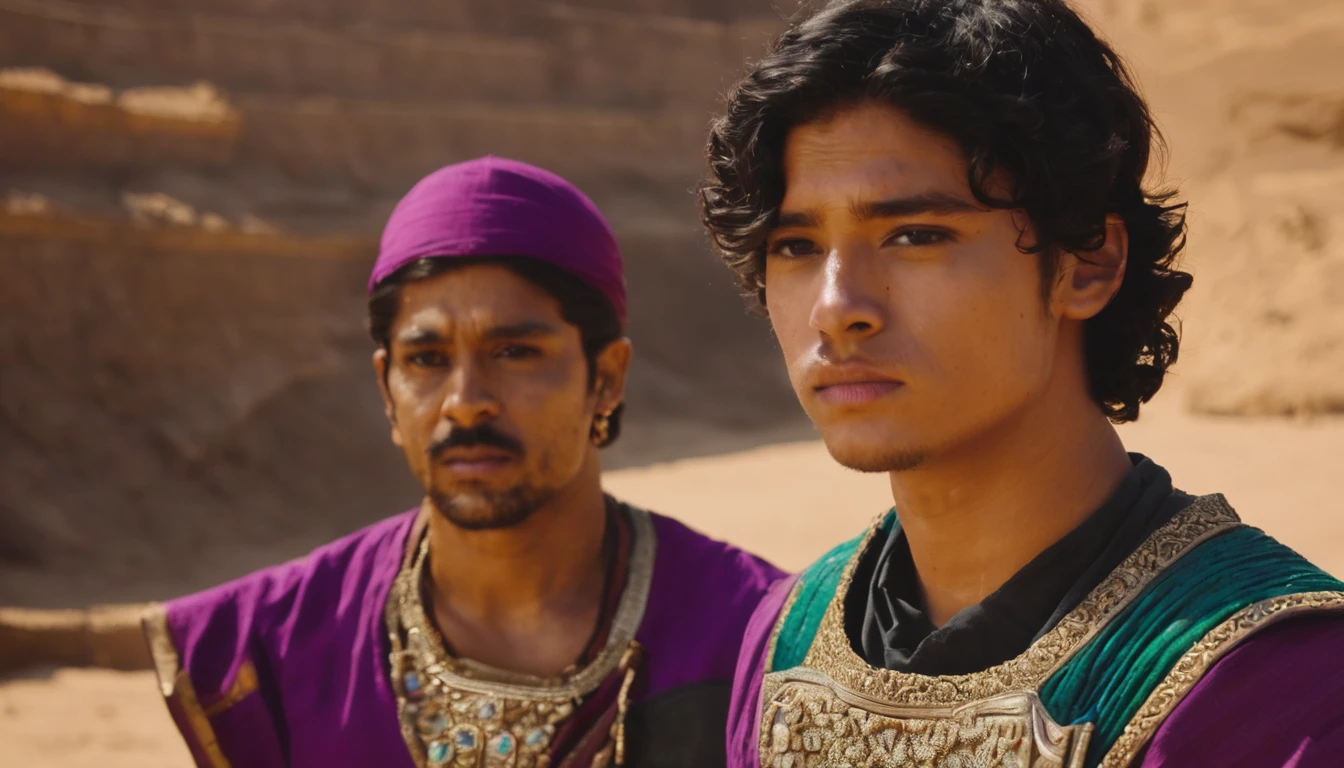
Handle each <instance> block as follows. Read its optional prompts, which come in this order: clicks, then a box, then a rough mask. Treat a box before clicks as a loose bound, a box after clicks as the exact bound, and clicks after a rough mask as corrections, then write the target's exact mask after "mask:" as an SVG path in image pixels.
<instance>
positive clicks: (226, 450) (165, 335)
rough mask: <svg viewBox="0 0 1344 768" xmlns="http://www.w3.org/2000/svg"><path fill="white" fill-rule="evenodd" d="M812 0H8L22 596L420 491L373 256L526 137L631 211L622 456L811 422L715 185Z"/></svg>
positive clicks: (12, 541)
mask: <svg viewBox="0 0 1344 768" xmlns="http://www.w3.org/2000/svg"><path fill="white" fill-rule="evenodd" d="M779 26H780V22H779V20H778V19H777V18H776V17H774V16H773V14H772V12H771V11H770V9H769V8H768V6H766V5H764V4H760V5H758V4H755V3H748V2H727V3H722V2H709V0H639V1H638V2H614V1H608V0H590V1H588V2H576V3H570V4H563V5H561V4H541V3H537V4H533V3H499V2H495V0H460V1H459V2H443V1H441V0H436V1H434V2H429V1H428V0H422V1H418V2H403V3H374V2H368V0H336V1H333V0H321V2H318V1H317V0H285V1H284V2H276V0H230V1H229V2H223V0H199V1H195V2H187V0H102V1H100V2H94V1H93V0H84V1H82V2H68V1H66V0H0V69H2V70H4V72H3V73H0V392H3V393H4V397H3V398H0V531H3V532H4V535H3V536H0V604H6V603H8V604H17V605H28V606H48V607H54V606H73V605H80V604H86V603H91V602H106V601H127V600H141V599H153V598H161V597H166V596H169V595H172V594H177V593H181V592H185V591H188V590H191V589H196V588H200V587H203V586H206V585H208V584H210V583H214V582H217V581H219V580H221V579H223V578H226V577H229V576H233V575H236V574H239V573H242V572H244V571H246V570H249V569H251V568H254V567H258V566H260V565H263V564H265V563H268V562H274V561H276V560H278V559H282V558H285V557H290V556H293V555H296V554H299V553H301V552H302V551H304V550H305V549H306V548H308V547H310V546H312V545H314V544H316V543H318V542H320V541H322V540H325V539H330V538H332V537H334V536H336V535H338V534H340V533H342V532H345V531H349V530H352V529H354V528H356V527H358V526H360V525H361V524H364V523H366V522H371V521H373V520H376V519H378V518H381V517H384V516H386V515H389V514H392V513H395V512H397V511H400V510H401V509H404V508H406V507H407V506H408V505H410V504H411V503H413V501H414V499H415V496H416V493H415V487H414V484H413V483H412V482H411V480H410V478H409V477H408V475H407V472H406V470H405V468H404V466H403V465H402V460H401V458H400V456H399V455H398V454H397V453H396V451H395V450H394V449H393V448H392V447H391V445H390V444H389V442H388V439H387V428H386V425H385V424H384V422H383V418H382V414H381V408H380V405H379V402H378V398H377V393H376V389H375V387H374V382H373V379H372V376H371V375H370V373H369V354H370V352H371V349H370V345H369V342H368V340H367V338H366V336H365V334H364V330H363V327H362V323H363V302H364V294H363V285H364V280H365V277H366V274H367V270H368V268H369V266H370V264H371V261H372V257H373V254H374V249H375V243H376V237H377V235H378V232H379V230H380V229H381V226H382V222H383V220H384V219H385V217H386V215H387V213H388V211H389V210H390V208H391V206H392V205H393V204H394V203H395V201H396V199H397V198H398V197H399V196H400V195H401V194H402V193H403V192H404V191H405V190H406V189H407V188H408V187H409V186H410V185H411V184H412V183H413V182H414V181H415V180H416V179H418V178H419V177H420V176H422V175H423V174H425V173H427V172H429V171H431V170H433V169H434V168H437V167H439V166H441V165H443V164H446V163H449V162H454V161H458V160H463V159H467V158H470V157H473V156H477V155H480V154H484V153H487V152H493V153H495V154H502V155H509V156H514V157H518V158H520V159H523V160H528V161H531V162H535V163H538V164H541V165H544V166H547V167H550V168H552V169H554V170H556V171H558V172H560V173H562V174H564V175H566V176H568V177H570V178H572V179H573V180H574V181H575V182H576V183H578V184H579V185H580V186H581V187H582V188H583V189H584V190H585V191H587V192H588V193H589V194H590V195H591V196H593V198H594V199H595V200H596V201H597V203H598V204H599V206H601V207H602V208H603V209H604V211H606V212H607V214H608V216H609V217H610V218H611V220H612V222H613V225H614V226H615V228H616V229H617V233H618V237H619V238H620V240H621V243H622V247H623V249H624V251H625V254H626V259H627V268H628V278H629V283H630V290H631V322H630V332H631V335H632V337H633V338H634V340H635V344H636V349H637V353H636V363H635V370H634V372H633V373H632V381H631V386H630V394H629V411H628V413H629V416H628V422H627V428H626V432H625V434H624V436H623V437H622V439H621V442H620V443H619V444H618V445H617V446H615V447H614V448H613V449H612V450H611V451H610V452H609V454H608V461H609V463H610V465H611V466H619V465H626V464H630V463H638V462H645V461H650V460H656V459H667V458H674V457H677V456H684V455H690V454H697V453H705V452H713V451H719V450H728V449H733V448H742V447H746V446H749V445H753V444H756V443H759V442H763V441H770V440H777V439H781V438H787V437H795V436H801V435H805V434H808V428H807V427H806V425H805V422H804V420H803V419H802V418H801V414H800V412H799V410H798V408H797V406H796V403H795V402H794V400H793V397H792V394H791V392H790V391H789V389H788V386H787V382H786V381H785V379H784V375H783V370H782V365H781V364H780V363H779V361H778V360H777V352H776V351H775V349H774V346H773V343H772V342H771V341H770V340H769V338H768V334H767V333H766V329H765V327H764V326H763V324H762V323H761V322H760V321H758V320H755V319H753V318H750V317H748V316H747V314H746V313H745V312H744V310H743V308H742V304H741V302H740V300H739V298H738V297H737V296H736V294H735V291H734V289H733V284H732V280H731V277H730V275H729V274H728V273H727V271H726V270H725V269H723V267H722V266H721V265H719V264H718V263H717V261H716V260H715V259H714V258H713V256H712V255H711V254H710V252H709V249H708V248H707V246H706V243H705V241H704V239H703V236H702V235H701V234H700V232H699V229H698V223H697V220H696V214H695V205H694V200H693V197H692V195H691V194H690V190H691V189H692V188H693V186H694V184H695V181H696V179H697V177H698V175H699V173H700V168H701V159H700V151H701V146H702V143H703V140H704V130H705V126H706V124H707V122H708V119H709V116H710V112H711V110H712V109H713V107H714V105H715V103H716V99H717V97H718V95H719V93H720V92H721V91H722V90H723V88H724V87H726V84H727V83H729V82H731V80H732V78H733V77H734V74H735V72H736V71H737V69H738V68H739V67H740V66H741V62H742V61H743V60H744V59H745V58H746V57H747V56H748V55H749V54H752V53H754V52H755V51H758V50H760V49H761V47H762V46H763V44H764V41H765V39H766V38H767V36H768V34H769V33H770V32H771V31H773V30H775V29H778V28H779Z"/></svg>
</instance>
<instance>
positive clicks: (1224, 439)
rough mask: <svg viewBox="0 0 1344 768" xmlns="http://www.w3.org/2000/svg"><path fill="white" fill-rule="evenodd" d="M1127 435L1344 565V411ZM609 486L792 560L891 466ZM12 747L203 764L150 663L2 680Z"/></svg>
mask: <svg viewBox="0 0 1344 768" xmlns="http://www.w3.org/2000/svg"><path fill="white" fill-rule="evenodd" d="M1122 432H1123V434H1124V437H1125V440H1126V442H1127V443H1128V444H1129V446H1130V448H1131V450H1137V451H1141V452H1144V453H1146V454H1148V455H1150V456H1152V457H1153V458H1155V459H1157V460H1158V461H1159V462H1160V463H1163V464H1164V465H1166V466H1167V467H1168V468H1169V469H1171V471H1172V473H1173V475H1174V476H1175V477H1176V479H1177V483H1178V484H1179V485H1181V486H1183V487H1185V488H1186V489H1187V490H1190V491H1191V492H1198V493H1204V492H1212V491H1218V492H1222V493H1225V494H1226V495H1227V496H1228V497H1229V499H1231V500H1232V503H1233V504H1234V505H1235V506H1236V507H1237V508H1238V510H1239V511H1240V512H1241V513H1242V516H1243V517H1244V518H1245V519H1246V520H1247V521H1248V522H1251V523H1253V524H1255V525H1258V526H1260V527H1262V528H1265V529H1266V530H1268V531H1269V532H1270V533H1272V534H1274V535H1275V536H1277V537H1279V538H1280V539H1281V540H1282V541H1284V542H1286V543H1288V544H1290V545H1291V546H1293V547H1295V548H1297V549H1298V550H1299V551H1301V552H1303V553H1305V554H1307V555H1308V556H1310V557H1311V558H1312V559H1313V560H1315V561H1316V562H1317V563H1319V564H1320V565H1322V566H1323V567H1325V568H1327V569H1328V570H1330V571H1331V572H1333V573H1336V574H1344V516H1341V515H1340V514H1339V510H1340V505H1339V501H1338V499H1339V495H1340V493H1341V491H1344V481H1342V480H1341V479H1340V476H1339V474H1338V465H1339V457H1340V456H1344V419H1340V418H1330V419H1318V420H1315V421H1298V422H1292V421H1282V420H1279V421H1268V420H1266V421H1259V420H1247V419H1237V420H1219V419H1212V418H1208V417H1196V416H1191V415H1188V414H1187V413H1186V412H1185V411H1184V409H1182V408H1181V407H1180V403H1179V395H1178V394H1177V393H1168V394H1166V395H1165V396H1164V398H1162V399H1160V401H1159V402H1158V403H1156V404H1154V406H1153V407H1151V408H1150V409H1149V411H1148V412H1147V413H1146V414H1145V418H1144V419H1143V420H1142V422H1141V423H1140V424H1137V425H1133V426H1128V427H1125V428H1123V430H1122ZM608 487H609V488H610V489H611V490H612V491H613V492H615V493H617V494H619V495H620V496H622V497H624V498H626V499H628V500H630V501H633V502H637V503H639V504H642V505H645V506H648V507H651V508H654V509H658V510H662V511H665V512H668V513H672V514H675V515H677V516H679V517H681V518H682V519H683V520H685V521H687V522H688V523H690V524H692V525H694V526H695V527H697V528H700V529H702V530H705V531H707V532H710V533H712V534H714V535H716V536H720V537H723V538H726V539H728V540H730V541H733V542H735V543H738V544H741V545H744V546H747V547H750V548H752V549H754V550H756V551H758V552H760V553H762V554H763V555H766V556H767V557H770V558H771V559H773V560H775V561H776V562H778V563H780V564H781V565H784V566H787V567H790V568H798V567H800V566H802V565H805V564H806V563H807V562H808V561H809V560H811V559H812V558H814V557H816V556H817V555H818V554H820V553H821V552H823V551H825V550H826V549H827V548H829V547H830V546H831V545H832V544H834V543H835V542H837V541H840V540H841V539H843V538H845V537H847V536H850V535H852V534H853V533H854V532H856V531H858V530H859V529H860V528H862V526H863V525H864V524H865V523H866V522H868V521H869V520H870V519H871V518H872V517H873V516H874V515H876V514H878V513H879V512H881V511H882V510H884V509H885V508H886V506H887V505H888V503H889V497H888V495H887V488H886V480H885V476H880V475H861V474H857V473H854V472H850V471H848V470H845V469H843V468H841V467H839V466H837V465H836V464H834V463H833V462H831V461H830V458H829V456H827V454H826V451H825V448H824V447H823V446H822V445H820V444H819V443H795V444H788V445H778V446H773V447H769V448H762V449H758V450H755V451H749V452H746V453H740V454H732V455H727V456H720V457H715V458H708V459H696V460H688V461H682V462H674V463H670V464H662V465H657V466H651V467H645V468H640V469H633V470H626V471H622V472H616V473H612V474H611V475H610V476H609V479H608ZM0 745H4V748H3V750H0V765H3V766H4V767H5V768H8V767H9V766H16V767H17V766H34V767H44V766H57V765H60V766H63V768H85V767H86V766H87V768H95V767H97V768H158V767H160V766H162V767H163V768H187V766H189V765H190V760H189V758H188V756H187V754H186V752H185V750H184V749H183V748H182V746H181V744H180V742H179V741H178V738H177V734H176V732H175V731H174V729H173V726H172V724H171V723H170V721H169V720H168V716H167V714H166V712H165V711H164V708H163V704H162V703H161V701H160V700H159V696H158V691H157V688H156V686H155V684H154V680H153V677H152V675H151V674H149V673H122V672H111V671H107V670H97V669H56V670H38V671H33V672H29V673H27V674H25V675H24V676H21V677H16V678H11V679H9V680H6V681H4V682H0Z"/></svg>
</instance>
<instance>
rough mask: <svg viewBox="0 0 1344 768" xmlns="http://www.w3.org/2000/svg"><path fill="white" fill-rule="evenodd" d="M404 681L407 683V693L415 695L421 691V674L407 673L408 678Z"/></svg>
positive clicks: (404, 678)
mask: <svg viewBox="0 0 1344 768" xmlns="http://www.w3.org/2000/svg"><path fill="white" fill-rule="evenodd" d="M402 680H403V681H405V683H406V692H407V693H415V692H417V691H419V690H420V673H419V672H407V673H406V676H405V677H403V678H402Z"/></svg>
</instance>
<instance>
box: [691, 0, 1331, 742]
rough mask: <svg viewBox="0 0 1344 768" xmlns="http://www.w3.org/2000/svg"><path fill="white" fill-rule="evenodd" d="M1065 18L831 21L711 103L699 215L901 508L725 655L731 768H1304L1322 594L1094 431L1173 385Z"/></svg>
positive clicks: (1165, 336)
mask: <svg viewBox="0 0 1344 768" xmlns="http://www.w3.org/2000/svg"><path fill="white" fill-rule="evenodd" d="M1156 140H1157V137H1156V134H1155V130H1154V127H1153V124H1152V122H1151V120H1150V117H1149V114H1148V111H1147V108H1146V106H1145V104H1144V102H1143V100H1142V99H1141V98H1140V96H1139V95H1138V93H1137V92H1136V90H1135V87H1134V85H1133V82H1132V80H1131V79H1130V77H1129V76H1128V74H1126V71H1125V69H1124V67H1123V66H1122V64H1121V62H1120V60H1119V59H1118V58H1117V56H1116V54H1115V53H1114V52H1113V51H1112V50H1111V49H1110V48H1108V47H1107V46H1106V44H1105V43H1103V42H1101V41H1100V40H1098V39H1097V37H1096V36H1095V35H1094V34H1093V32H1092V31H1091V30H1090V29H1089V28H1088V27H1087V25H1086V24H1084V23H1083V22H1082V21H1081V20H1080V19H1079V17H1078V16H1077V15H1076V14H1075V13H1074V12H1073V11H1072V10H1071V9H1070V8H1069V7H1068V6H1067V5H1065V4H1064V3H1063V2H1062V1H1061V0H957V1H956V2H930V1H928V0H849V1H847V2H838V3H832V4H831V5H829V6H827V7H826V8H824V9H822V10H820V11H819V12H817V13H816V14H815V15H812V16H811V17H810V18H806V19H804V20H802V21H800V22H798V23H797V24H795V25H794V26H793V27H792V28H791V29H790V30H789V31H788V32H787V33H785V34H784V36H783V37H782V38H781V39H780V40H779V41H778V42H777V43H776V44H775V46H774V47H773V49H772V50H771V51H770V52H769V53H768V55H767V56H766V57H765V58H764V59H763V60H762V61H761V62H760V63H759V64H757V65H755V66H754V68H753V69H752V71H751V72H750V73H749V74H748V75H747V76H746V78H745V79H744V80H742V81H741V82H740V83H739V84H738V85H737V87H736V88H735V89H734V90H733V91H732V92H731V94H730V96H729V99H728V106H727V113H726V115H725V116H723V117H722V118H721V119H719V120H717V121H716V122H715V124H714V126H713V129H712V133H711V134H710V139H709V165H710V170H709V176H708V180H707V182H706V183H705V185H704V186H703V188H702V192H701V202H702V210H703V217H704V220H705V223H706V225H707V227H708V228H709V230H710V232H711V234H712V236H713V238H714V240H715V242H716V244H717V246H718V248H719V249H720V251H721V252H722V254H723V256H724V258H725V260H726V261H727V263H728V264H729V266H731V267H732V268H733V269H734V270H735V271H736V273H737V275H738V276H739V277H740V279H741V282H742V284H743V285H744V286H745V288H746V289H748V291H749V292H750V293H752V294H754V295H755V297H756V298H757V299H759V301H760V302H761V304H762V305H763V306H765V307H767V308H768V313H769V316H770V319H771V322H772V323H773V326H774V330H775V333H776V335H777V337H778V339H779V343H780V346H781V348H782V350H783V352H784V356H785V359H786V361H787V364H788V370H789V375H790V377H791V379H792V381H793V384H794V387H795V389H796V391H797V394H798V397H799V399H800V400H801V402H802V405H803V407H804V408H805V409H806V411H807V413H808V415H809V416H810V417H811V418H812V420H813V421H814V422H815V423H816V425H817V428H818V429H819V430H820V432H821V435H822V438H823V439H824V440H825V442H826V445H827V448H828V449H829V450H830V452H831V454H832V455H833V456H834V457H835V458H836V460H838V461H839V462H841V463H842V464H844V465H846V466H849V467H852V468H854V469H857V470H861V471H867V472H887V473H889V475H890V480H891V490H892V498H893V500H894V502H895V505H894V511H893V512H892V513H889V514H886V515H883V516H880V517H879V518H878V519H877V520H876V522H875V523H874V525H873V526H872V527H871V528H870V529H869V530H868V531H867V532H866V533H864V534H863V535H861V536H859V537H858V538H856V539H855V540H853V541H850V542H848V543H846V544H843V545H841V546H840V547H838V548H837V549H835V550H834V551H832V552H831V553H830V554H828V555H826V556H825V557H824V558H822V559H821V560H820V561H819V562H817V563H816V564H815V565H814V566H812V567H811V568H810V569H808V570H807V571H806V572H805V573H803V574H802V575H801V576H800V577H799V578H797V579H796V580H788V581H785V582H782V583H781V585H780V587H779V588H778V589H774V590H772V592H771V595H770V596H769V597H767V598H766V599H765V600H764V601H763V602H762V604H761V606H760V607H759V608H758V610H757V613H756V615H755V617H754V618H753V621H752V623H751V625H749V628H748V631H747V639H746V641H745V648H744V652H743V656H742V658H741V660H740V662H739V668H738V677H737V686H736V690H735V694H734V702H733V709H732V712H731V714H730V735H729V741H730V744H729V749H730V755H729V762H730V764H731V765H735V766H756V765H758V764H759V765H763V766H809V767H811V766H823V765H824V766H831V765H852V766H879V765H880V766H906V765H909V766H949V767H950V766H970V765H976V766H1028V765H1030V766H1071V767H1076V766H1096V765H1104V766H1124V765H1142V766H1159V765H1162V766H1195V765H1207V766H1215V765H1216V766H1234V765H1235V766H1286V765H1294V766H1326V765H1336V764H1338V761H1339V755H1340V754H1341V752H1344V718H1341V715H1340V713H1341V712H1344V667H1342V666H1341V665H1340V664H1339V663H1338V662H1337V661H1336V659H1337V657H1338V655H1339V652H1340V649H1341V648H1344V619H1341V618H1340V614H1338V613H1336V611H1338V610H1339V609H1341V608H1344V585H1342V584H1340V583H1339V582H1338V581H1336V580H1335V579H1333V578H1331V577H1329V576H1327V575H1326V574H1324V573H1322V572H1321V571H1319V570H1317V569H1316V568H1314V567H1312V566H1311V565H1310V564H1309V563H1307V562H1305V561H1304V560H1303V559H1302V558H1301V557H1299V556H1298V555H1296V554H1295V553H1293V552H1292V551H1290V550H1288V549H1287V548H1285V547H1283V546H1282V545H1280V544H1278V543H1276V542H1275V541H1274V540H1272V539H1270V538H1268V537H1267V536H1265V535H1264V534H1263V533H1261V532H1259V531H1257V530H1255V529H1252V528H1249V527H1246V526H1243V525H1241V524H1240V523H1239V521H1238V519H1237V516H1236V515H1235V513H1234V512H1233V511H1232V508H1231V507H1230V506H1228V503H1227V502H1226V501H1225V500H1224V499H1223V498H1222V497H1221V496H1218V495H1214V496H1204V497H1195V496H1191V495H1187V494H1186V493H1183V492H1181V491H1179V490H1176V489H1175V488H1173V486H1172V480H1171V478H1170V476H1169V475H1168V474H1167V472H1166V471H1164V470H1163V469H1162V468H1161V467H1159V466H1158V465H1157V464H1155V463H1154V462H1153V461H1151V460H1149V459H1147V458H1144V457H1142V456H1138V455H1135V454H1127V453H1126V451H1125V449H1124V447H1123V446H1122V445H1121V442H1120V439H1119V437H1118V436H1117V433H1116V431H1115V429H1114V428H1113V427H1112V422H1124V421H1130V420H1132V419H1135V418H1137V417H1138V415H1139V408H1140V404H1141V403H1144V402H1146V401H1147V400H1148V399H1149V398H1151V397H1152V396H1153V395H1154V394H1155V393H1156V392H1157V391H1158V388H1159V387H1160V385H1161V383H1162V379H1163V376H1164V374H1165V372H1166V369H1167V367H1168V366H1169V365H1170V364H1171V363H1173V362H1174V361H1175V360H1176V356H1177V350H1178V343H1179V341H1178V336H1177V333H1176V331H1175V330H1174V329H1173V328H1172V326H1171V325H1170V324H1169V322H1168V317H1169V316H1170V314H1171V312H1172V310H1173V309H1174V308H1175V307H1176V305H1177V303H1178V302H1179V301H1180V299H1181V297H1182V295H1183V294H1184V293H1185V291H1186V290H1187V288H1189V286H1190V282H1191V278H1190V276H1189V275H1188V274H1186V273H1184V272H1181V271H1179V270H1178V269H1177V268H1176V267H1175V266H1174V263H1173V262H1174V258H1175V256H1176V255H1177V253H1178V252H1179V251H1180V249H1181V243H1182V233H1183V230H1184V222H1183V218H1182V207H1181V206H1176V205H1168V204H1167V203H1168V201H1169V199H1170V195H1169V194H1167V193H1155V192H1151V191H1146V190H1145V189H1144V187H1143V186H1142V185H1143V181H1144V176H1145V173H1146V171H1147V170H1148V166H1149V155H1150V151H1151V150H1152V148H1153V144H1154V142H1155V141H1156Z"/></svg>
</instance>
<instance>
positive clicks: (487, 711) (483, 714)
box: [477, 701, 499, 720]
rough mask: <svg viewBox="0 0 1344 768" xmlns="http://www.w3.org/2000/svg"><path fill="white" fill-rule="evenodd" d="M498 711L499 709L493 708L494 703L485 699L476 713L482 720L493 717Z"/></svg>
mask: <svg viewBox="0 0 1344 768" xmlns="http://www.w3.org/2000/svg"><path fill="white" fill-rule="evenodd" d="M498 711H499V710H497V709H496V708H495V703H494V702H493V701H487V702H485V703H484V704H482V705H481V709H480V711H479V712H478V713H477V714H478V715H480V718H481V719H482V720H489V719H490V718H492V717H494V716H495V715H496V713H498Z"/></svg>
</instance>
